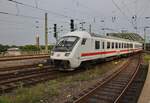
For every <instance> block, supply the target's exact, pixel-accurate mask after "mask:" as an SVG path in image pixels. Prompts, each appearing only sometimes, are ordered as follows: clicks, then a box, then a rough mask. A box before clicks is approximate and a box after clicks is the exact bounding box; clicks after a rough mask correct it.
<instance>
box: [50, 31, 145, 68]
mask: <svg viewBox="0 0 150 103" xmlns="http://www.w3.org/2000/svg"><path fill="white" fill-rule="evenodd" d="M141 50H142V43H139V42H135V41H130V40H126V39H120V38H113V37H108V36H98V35H95V34H89V33H88V32H84V31H75V32H70V33H68V34H66V35H64V36H63V37H62V38H61V39H60V40H59V41H58V42H57V43H56V46H55V47H54V49H53V50H52V53H51V59H52V61H53V62H54V64H55V65H56V66H59V67H60V68H59V69H62V70H74V69H75V68H77V67H79V66H80V65H81V63H82V62H84V61H89V60H97V59H103V58H107V57H112V56H118V55H121V54H128V53H133V52H139V51H141Z"/></svg>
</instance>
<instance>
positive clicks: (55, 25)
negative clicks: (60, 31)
mask: <svg viewBox="0 0 150 103" xmlns="http://www.w3.org/2000/svg"><path fill="white" fill-rule="evenodd" d="M54 37H55V38H56V40H57V24H54Z"/></svg>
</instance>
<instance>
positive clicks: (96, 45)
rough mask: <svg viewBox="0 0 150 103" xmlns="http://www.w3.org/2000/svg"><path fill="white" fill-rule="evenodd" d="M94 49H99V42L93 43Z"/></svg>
mask: <svg viewBox="0 0 150 103" xmlns="http://www.w3.org/2000/svg"><path fill="white" fill-rule="evenodd" d="M95 49H100V41H95Z"/></svg>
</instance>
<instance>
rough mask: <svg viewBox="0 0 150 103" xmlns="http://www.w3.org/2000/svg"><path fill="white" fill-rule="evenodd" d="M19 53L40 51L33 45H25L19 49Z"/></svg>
mask: <svg viewBox="0 0 150 103" xmlns="http://www.w3.org/2000/svg"><path fill="white" fill-rule="evenodd" d="M20 50H21V51H39V50H40V49H39V48H38V47H36V46H35V45H25V46H21V47H20Z"/></svg>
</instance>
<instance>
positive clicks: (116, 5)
mask: <svg viewBox="0 0 150 103" xmlns="http://www.w3.org/2000/svg"><path fill="white" fill-rule="evenodd" d="M112 2H113V4H114V5H115V7H116V8H117V9H118V10H119V11H120V12H121V13H122V14H123V15H124V16H125V17H126V18H127V20H128V22H129V23H131V24H132V26H133V27H134V24H133V23H132V22H131V21H130V19H128V16H127V15H126V14H125V13H124V12H123V11H122V9H121V8H120V7H119V6H118V4H116V2H115V1H114V0H112Z"/></svg>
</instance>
